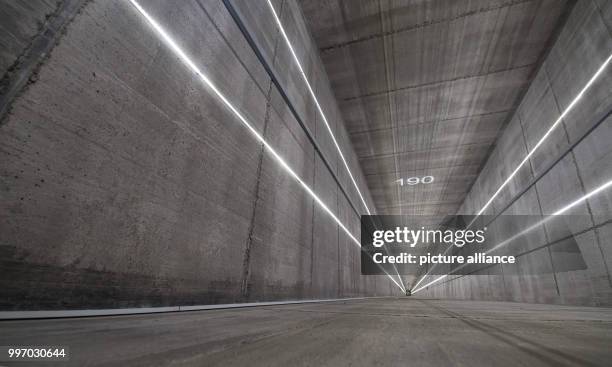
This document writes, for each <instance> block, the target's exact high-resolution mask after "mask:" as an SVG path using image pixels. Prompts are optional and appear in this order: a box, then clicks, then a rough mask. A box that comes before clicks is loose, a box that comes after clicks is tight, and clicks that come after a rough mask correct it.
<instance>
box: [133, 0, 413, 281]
mask: <svg viewBox="0 0 612 367" xmlns="http://www.w3.org/2000/svg"><path fill="white" fill-rule="evenodd" d="M128 1H129V2H130V3H131V4H132V5H133V6H134V7H135V8H136V10H138V12H139V13H140V14H141V15H142V16H143V17H144V18H145V19H146V20H147V22H149V24H150V25H151V26H152V27H153V29H154V30H155V31H156V32H157V33H158V34H159V36H160V37H161V38H162V39H163V40H164V41H165V42H166V44H167V45H168V46H169V47H170V49H171V50H172V51H174V53H175V54H176V55H177V56H178V57H179V58H180V59H181V61H183V62H184V63H185V65H187V67H188V68H189V69H191V71H193V72H194V73H195V74H196V75H197V76H199V77H200V79H201V80H202V81H203V82H204V84H206V86H207V87H209V88H210V89H211V90H212V91H213V92H214V94H215V95H216V96H217V97H218V98H219V99H220V100H221V101H222V102H223V103H224V104H225V105H226V106H227V108H229V109H230V110H231V111H232V112H233V113H234V115H236V117H238V119H239V120H240V122H242V124H243V125H244V126H245V127H246V128H247V129H248V130H249V131H250V132H251V133H252V134H253V135H254V136H255V138H257V140H258V141H259V142H260V143H261V144H263V146H264V147H265V148H266V149H267V150H268V151H269V152H270V154H272V156H273V157H274V158H275V159H276V161H277V162H278V163H279V164H280V165H281V167H283V168H284V169H285V171H287V173H289V175H290V176H291V177H293V178H294V179H295V180H296V181H297V182H298V183H299V184H300V185H301V186H302V188H303V189H304V190H305V191H306V192H307V193H308V194H309V195H310V196H311V197H312V198H313V199H314V200H315V201H316V202H317V204H319V206H320V207H321V208H323V210H324V211H325V212H327V214H329V216H330V217H332V218H333V219H334V221H335V222H336V223H337V224H338V226H340V228H342V230H343V231H344V232H345V233H346V234H347V235H348V236H349V238H350V239H351V240H353V242H354V243H355V244H357V246H360V247H361V244H360V243H359V241H358V240H357V238H355V236H353V235H352V234H351V232H350V231H349V230H348V229H347V228H346V226H345V225H344V224H343V223H342V222H341V221H340V219H338V217H336V215H335V214H334V213H333V212H332V211H331V210H330V209H329V208H328V207H327V205H325V203H324V202H323V201H322V200H321V199H320V198H319V197H318V196H317V195H316V194H315V193H314V191H313V190H312V189H311V188H310V187H309V186H308V185H307V184H306V183H305V182H304V181H303V180H302V179H301V178H300V176H299V175H298V174H297V173H295V171H294V170H293V169H292V168H291V166H289V164H288V163H287V162H286V161H285V160H284V159H283V158H282V157H281V156H280V155H279V154H278V153H277V152H276V150H275V149H274V148H272V146H270V144H269V143H268V142H267V141H266V140H265V139H264V137H263V136H261V134H259V132H258V131H257V130H256V129H255V128H254V127H253V126H252V125H251V124H250V123H249V122H248V120H247V119H246V118H245V117H244V116H243V115H242V114H241V113H240V112H239V111H238V110H237V109H236V107H234V105H233V104H232V103H231V102H230V101H229V100H228V99H227V98H226V97H225V96H224V95H223V93H221V91H220V90H219V89H218V88H217V87H216V86H215V84H214V83H213V82H212V81H211V80H210V79H209V78H208V77H207V76H206V75H205V74H204V73H203V72H202V71H200V69H199V68H198V67H197V66H196V65H195V63H194V62H193V61H192V60H191V59H190V58H189V57H188V56H187V54H185V52H184V51H183V50H182V49H181V48H180V47H179V46H178V44H177V43H176V42H175V41H174V40H173V39H172V37H170V35H168V33H167V32H166V31H165V30H164V28H163V27H162V26H160V25H159V23H158V22H157V21H156V20H155V19H153V18H152V17H151V16H150V15H149V13H147V11H146V10H144V9H143V8H142V6H140V4H139V3H138V2H137V1H136V0H128ZM387 276H388V277H389V279H391V280H392V281H393V283H395V285H397V286H398V287H399V288H400V289H401V290H402V291H403V292H405V289H404V288H403V287H402V286H400V285H399V284H398V283H397V281H396V280H395V279H393V277H391V276H390V275H389V274H387Z"/></svg>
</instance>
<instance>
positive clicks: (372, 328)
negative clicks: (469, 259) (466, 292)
mask: <svg viewBox="0 0 612 367" xmlns="http://www.w3.org/2000/svg"><path fill="white" fill-rule="evenodd" d="M611 326H612V310H611V309H609V308H591V307H570V306H554V305H533V304H522V303H503V302H469V301H443V300H434V299H418V298H376V299H367V300H355V301H344V302H332V303H326V304H303V305H286V306H270V307H256V308H247V309H234V310H217V311H196V312H187V313H180V314H176V313H169V314H157V315H139V316H117V317H93V318H84V319H83V318H77V319H56V320H29V321H2V322H1V323H0V327H2V330H3V332H2V334H0V342H1V344H2V345H7V344H15V343H17V344H19V343H21V344H24V343H27V344H40V345H65V346H69V347H70V353H71V357H70V361H69V362H67V363H64V364H61V365H62V366H68V365H69V366H85V365H87V366H117V365H121V366H202V365H206V366H247V365H248V366H466V365H469V366H576V365H580V366H607V365H609V360H610V358H611V357H612V350H610V348H609V346H610V343H612V334H611V333H610V328H611ZM85 335H86V336H87V337H86V338H84V337H83V336H85ZM15 365H17V364H15ZM48 365H50V366H51V365H54V364H53V363H48Z"/></svg>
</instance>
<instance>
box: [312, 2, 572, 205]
mask: <svg viewBox="0 0 612 367" xmlns="http://www.w3.org/2000/svg"><path fill="white" fill-rule="evenodd" d="M301 6H302V9H303V12H304V15H305V17H306V19H307V22H308V26H309V28H310V31H311V33H312V35H313V37H314V39H315V41H316V43H317V46H318V47H319V50H320V54H321V58H322V60H323V62H324V64H325V68H326V70H327V73H328V74H329V78H330V80H331V83H332V88H333V90H334V92H335V95H336V98H337V99H338V103H339V105H340V109H341V111H342V114H343V117H344V120H345V122H346V124H347V129H348V131H349V133H350V136H351V140H352V142H353V145H354V147H355V150H356V152H357V155H358V156H359V159H360V163H361V166H362V168H363V171H364V174H365V175H366V179H367V182H368V185H369V187H370V190H371V192H372V196H373V198H374V200H375V203H376V206H377V209H378V213H380V214H399V213H402V214H411V215H425V216H432V217H439V216H440V215H444V214H455V212H456V211H457V209H458V208H459V206H460V205H461V203H462V201H463V199H464V197H465V195H466V193H467V192H468V190H469V188H470V187H471V185H472V184H473V182H474V180H475V179H476V177H477V175H478V173H479V170H480V167H481V166H482V165H483V163H484V161H485V160H486V159H487V156H488V153H489V151H490V149H491V147H492V145H493V144H494V143H495V140H496V138H497V137H498V136H499V135H500V132H501V130H502V129H503V127H504V125H505V122H506V121H507V120H508V119H509V118H510V117H511V116H512V114H513V111H514V109H515V107H516V104H517V103H518V102H519V100H520V98H521V96H522V94H523V93H524V91H525V90H526V88H527V87H528V85H529V83H530V82H531V79H532V76H533V75H534V73H535V71H536V70H537V69H538V67H539V64H540V60H542V58H543V55H544V54H545V53H546V50H547V48H548V47H549V45H550V44H551V42H552V41H553V39H554V34H555V33H556V30H557V29H558V28H559V27H560V26H561V24H562V23H563V18H564V14H566V12H567V11H568V10H569V8H570V7H571V1H560V0H528V1H526V0H522V1H520V0H514V1H507V0H506V1H502V0H489V1H486V0H477V1H456V0H431V1H427V0H361V1H352V0H302V1H301ZM423 176H433V177H434V182H433V183H431V184H418V185H414V186H411V185H404V186H400V184H399V183H398V182H397V181H396V180H398V179H400V178H404V179H406V178H408V177H423Z"/></svg>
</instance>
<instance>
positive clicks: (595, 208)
mask: <svg viewBox="0 0 612 367" xmlns="http://www.w3.org/2000/svg"><path fill="white" fill-rule="evenodd" d="M611 53H612V2H609V1H605V0H601V1H599V0H597V1H591V0H582V1H579V2H578V3H577V5H576V7H575V8H574V10H573V11H572V13H571V14H570V17H569V18H568V21H567V23H566V25H565V27H564V29H563V30H562V32H561V33H560V35H559V38H558V39H557V41H556V43H555V44H554V47H553V48H552V49H551V51H550V53H549V55H548V56H547V58H546V60H545V62H544V63H543V65H542V66H541V68H540V70H539V71H538V73H537V75H536V76H535V79H534V81H533V83H532V85H531V86H530V88H529V90H528V92H527V93H526V95H525V96H524V98H523V100H522V102H521V103H520V106H519V107H518V109H517V111H516V113H515V114H514V117H513V118H512V120H511V121H510V122H509V124H508V126H507V128H506V130H505V132H504V133H503V135H502V136H501V137H500V138H499V140H498V142H497V146H496V148H495V149H494V151H493V152H492V154H491V156H490V158H489V159H488V161H487V163H486V165H485V166H484V168H483V169H482V171H481V173H480V175H479V177H478V179H477V180H476V183H475V184H474V186H473V187H472V189H471V191H470V192H469V194H468V196H467V199H466V200H465V202H464V203H463V205H462V207H461V209H460V211H459V212H460V213H463V214H475V213H477V212H478V211H479V210H480V209H481V208H482V207H483V206H484V205H485V203H486V202H487V201H488V200H489V198H490V197H491V196H492V195H493V194H494V192H495V191H496V190H497V188H498V187H500V185H501V184H502V183H503V181H504V180H505V179H506V178H507V177H508V176H509V175H510V174H511V172H512V171H513V170H514V169H515V167H517V166H518V164H519V162H520V161H521V160H522V159H523V158H524V157H525V156H526V155H527V154H528V152H529V151H531V150H532V149H533V148H534V146H535V144H536V143H537V141H538V140H539V139H540V138H541V137H542V135H543V134H544V133H545V132H546V131H547V130H548V129H549V127H550V126H551V125H552V124H553V122H554V121H555V120H557V119H558V118H559V116H560V114H561V113H562V111H563V110H564V109H565V108H566V107H567V106H568V105H569V104H570V102H571V101H572V100H573V99H574V98H575V96H576V95H577V94H578V93H579V91H580V90H581V89H582V88H583V87H584V86H585V84H586V83H587V81H588V80H589V79H590V78H591V76H592V75H593V74H594V73H595V71H596V70H597V69H598V68H599V66H600V65H601V64H602V63H603V62H604V60H606V59H607V58H608V56H609V55H610V54H611ZM610 85H612V65H610V66H608V67H607V69H606V70H605V71H604V73H603V74H602V75H601V77H600V78H599V79H598V80H597V81H596V82H595V84H593V86H592V87H591V88H590V89H589V91H588V92H587V93H585V94H584V96H583V98H582V99H581V100H580V101H579V102H578V104H577V105H576V106H575V108H574V109H573V110H572V111H571V112H570V113H569V114H567V115H566V116H565V117H564V118H563V120H562V124H561V125H559V126H558V128H557V129H556V130H554V132H553V133H552V134H551V135H550V136H549V137H548V138H547V140H546V141H545V143H544V145H542V146H541V147H540V148H538V149H537V150H536V152H535V153H534V154H533V155H532V156H531V158H530V160H529V162H528V164H525V165H524V166H523V168H522V169H521V170H520V171H519V172H518V173H517V175H516V176H515V177H514V178H513V179H512V181H511V182H510V183H509V185H508V186H507V187H506V188H505V189H504V190H503V191H502V192H501V193H500V195H499V196H498V197H496V199H495V200H494V201H493V202H492V205H491V206H489V207H488V209H487V210H486V211H485V213H484V214H494V215H496V214H500V213H502V214H535V215H542V214H544V215H546V214H552V213H554V212H556V211H557V210H559V209H561V208H563V207H564V206H565V205H567V204H569V203H571V202H573V201H574V200H576V199H579V198H580V197H583V196H584V195H585V194H587V193H589V192H591V191H592V190H594V189H595V188H597V187H599V186H600V185H602V184H604V183H606V182H608V181H610V180H612V144H611V142H612V117H610V115H609V113H610V109H611V107H612V89H611V88H610ZM597 124H599V125H597ZM594 126H597V127H596V128H594V129H593V130H592V131H591V129H592V128H593V127H594ZM566 214H570V215H579V216H580V218H581V220H578V221H576V222H573V223H569V226H570V227H571V228H570V229H571V231H572V233H573V234H574V239H575V241H576V243H577V247H578V249H571V246H569V245H568V241H558V240H557V239H556V238H555V233H556V229H555V228H552V227H551V226H547V227H546V229H545V233H543V234H542V236H540V237H541V238H542V239H543V242H542V241H533V243H518V244H511V245H508V246H518V247H522V248H523V249H524V250H521V251H515V250H513V249H511V248H508V249H507V250H506V251H507V252H508V253H511V252H515V253H523V255H521V257H520V258H519V260H518V265H517V268H516V269H510V268H509V267H506V266H503V267H500V266H496V267H492V268H488V269H484V270H482V271H480V272H478V273H477V274H474V275H469V276H449V277H448V278H446V279H444V280H443V281H440V282H439V283H437V284H435V285H433V286H431V287H429V288H427V289H424V290H423V291H422V292H421V293H420V294H425V295H428V296H433V297H445V298H462V299H487V300H507V301H520V302H538V303H562V304H584V305H607V306H610V305H612V278H611V270H612V223H611V222H610V221H611V220H612V189H607V190H605V191H603V192H601V193H599V194H598V195H595V196H593V197H591V198H589V199H588V200H587V201H586V202H583V203H581V204H580V205H577V206H576V207H574V208H572V209H571V210H570V211H568V212H566ZM557 230H558V228H557ZM570 252H575V253H578V254H579V255H578V256H580V257H581V258H582V259H583V261H584V263H585V265H586V269H583V270H574V271H563V265H564V259H565V258H567V256H568V255H570ZM574 255H575V254H574ZM513 272H518V274H519V275H509V274H511V273H513ZM436 278H438V276H429V277H428V279H426V280H424V281H423V282H422V284H427V282H431V281H433V280H434V279H436Z"/></svg>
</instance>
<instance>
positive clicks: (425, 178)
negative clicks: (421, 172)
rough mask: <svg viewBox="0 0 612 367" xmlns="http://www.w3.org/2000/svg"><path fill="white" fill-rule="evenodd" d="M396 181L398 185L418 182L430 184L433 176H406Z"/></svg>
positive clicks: (412, 184)
mask: <svg viewBox="0 0 612 367" xmlns="http://www.w3.org/2000/svg"><path fill="white" fill-rule="evenodd" d="M395 182H398V183H399V185H400V186H404V185H410V186H414V185H418V184H430V183H432V182H434V177H433V176H423V177H408V178H400V179H399V180H395Z"/></svg>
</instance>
